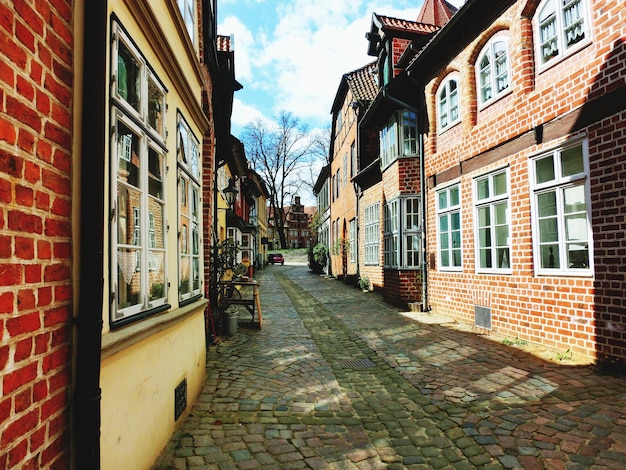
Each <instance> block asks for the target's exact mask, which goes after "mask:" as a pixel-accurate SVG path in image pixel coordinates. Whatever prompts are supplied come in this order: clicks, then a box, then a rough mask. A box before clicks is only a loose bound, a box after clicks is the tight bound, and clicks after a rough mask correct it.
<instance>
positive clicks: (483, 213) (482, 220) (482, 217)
mask: <svg viewBox="0 0 626 470" xmlns="http://www.w3.org/2000/svg"><path fill="white" fill-rule="evenodd" d="M489 225H491V212H490V211H489V207H481V208H480V209H478V226H479V227H488V226H489Z"/></svg>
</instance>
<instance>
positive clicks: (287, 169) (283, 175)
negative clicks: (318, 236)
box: [242, 112, 315, 248]
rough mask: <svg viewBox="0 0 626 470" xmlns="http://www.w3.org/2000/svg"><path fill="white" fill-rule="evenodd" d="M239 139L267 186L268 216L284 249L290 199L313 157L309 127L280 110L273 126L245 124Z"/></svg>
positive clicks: (298, 186) (258, 123)
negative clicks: (268, 195) (268, 197)
mask: <svg viewBox="0 0 626 470" xmlns="http://www.w3.org/2000/svg"><path fill="white" fill-rule="evenodd" d="M242 141H243V143H244V145H245V148H246V155H247V156H248V158H249V160H250V163H251V164H252V166H253V168H254V169H255V171H256V172H257V173H258V174H259V175H260V176H261V178H263V181H264V182H265V184H266V185H267V187H268V190H269V192H270V215H271V217H272V220H273V222H274V229H275V231H276V232H277V233H278V236H279V240H280V246H281V247H282V248H285V247H286V246H287V237H286V231H285V226H286V221H287V217H288V214H289V209H290V207H291V202H292V199H293V197H295V196H296V195H298V192H299V191H300V190H301V189H302V188H303V186H305V182H304V180H303V178H302V171H303V170H305V169H306V168H307V167H309V166H310V165H311V162H312V160H313V159H314V158H315V155H314V153H313V151H312V145H313V144H312V139H311V136H310V134H309V129H308V128H307V126H305V125H304V124H302V123H301V122H300V121H299V120H298V118H296V117H294V116H293V115H292V114H291V113H288V112H282V113H281V114H280V115H279V117H278V120H277V126H276V128H273V129H272V128H269V127H268V125H267V124H266V123H265V122H263V121H261V120H257V121H255V122H251V123H249V124H248V125H246V127H245V129H244V132H243V138H242Z"/></svg>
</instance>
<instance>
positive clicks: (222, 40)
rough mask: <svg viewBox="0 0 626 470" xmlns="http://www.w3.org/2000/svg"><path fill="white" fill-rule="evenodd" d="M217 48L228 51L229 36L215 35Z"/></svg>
mask: <svg viewBox="0 0 626 470" xmlns="http://www.w3.org/2000/svg"><path fill="white" fill-rule="evenodd" d="M217 50H218V51H219V52H230V36H220V35H218V36H217Z"/></svg>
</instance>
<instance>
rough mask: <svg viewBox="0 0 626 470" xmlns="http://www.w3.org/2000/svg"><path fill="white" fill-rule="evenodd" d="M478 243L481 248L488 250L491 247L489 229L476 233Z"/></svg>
mask: <svg viewBox="0 0 626 470" xmlns="http://www.w3.org/2000/svg"><path fill="white" fill-rule="evenodd" d="M478 243H479V244H480V245H479V246H480V247H481V248H489V247H490V246H491V228H489V227H487V228H481V229H480V230H479V231H478Z"/></svg>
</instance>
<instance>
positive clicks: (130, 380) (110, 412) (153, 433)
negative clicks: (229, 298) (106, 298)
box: [100, 310, 206, 470]
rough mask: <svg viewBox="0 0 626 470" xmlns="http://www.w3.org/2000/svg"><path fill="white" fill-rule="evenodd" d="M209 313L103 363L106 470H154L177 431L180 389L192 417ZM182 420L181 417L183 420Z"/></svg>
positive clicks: (190, 318) (201, 379) (202, 377)
mask: <svg viewBox="0 0 626 470" xmlns="http://www.w3.org/2000/svg"><path fill="white" fill-rule="evenodd" d="M205 351H206V350H205V340H204V316H203V310H199V311H197V312H195V313H194V314H193V315H191V316H188V317H186V319H185V320H183V321H182V322H180V323H177V324H175V325H174V326H172V327H170V328H167V329H164V330H163V331H160V332H158V333H155V334H152V335H151V336H150V337H149V338H148V339H146V340H144V341H141V342H139V343H137V344H134V345H133V346H131V347H128V348H126V349H124V350H123V351H122V352H119V353H117V354H114V355H112V356H110V357H108V358H106V359H104V360H103V362H102V369H101V376H100V384H101V388H102V405H101V412H102V426H101V433H102V437H101V439H100V454H101V464H102V470H107V469H110V470H120V469H133V470H141V469H148V468H150V466H151V465H152V464H153V463H154V461H155V460H156V459H157V457H158V455H159V453H160V452H161V450H162V449H163V447H165V445H166V444H167V442H168V441H169V439H170V437H171V435H172V433H173V432H174V430H175V427H176V424H177V423H176V422H175V421H174V389H175V388H176V386H178V384H179V383H180V382H181V381H182V380H183V379H185V378H186V379H187V393H188V395H187V399H188V406H187V409H186V411H185V414H184V415H183V416H185V415H186V414H188V412H189V410H190V408H191V405H192V403H193V401H195V398H196V397H197V395H198V394H199V393H200V390H201V389H202V385H203V383H204V380H205V378H206V371H205ZM180 419H182V418H179V421H180Z"/></svg>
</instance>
